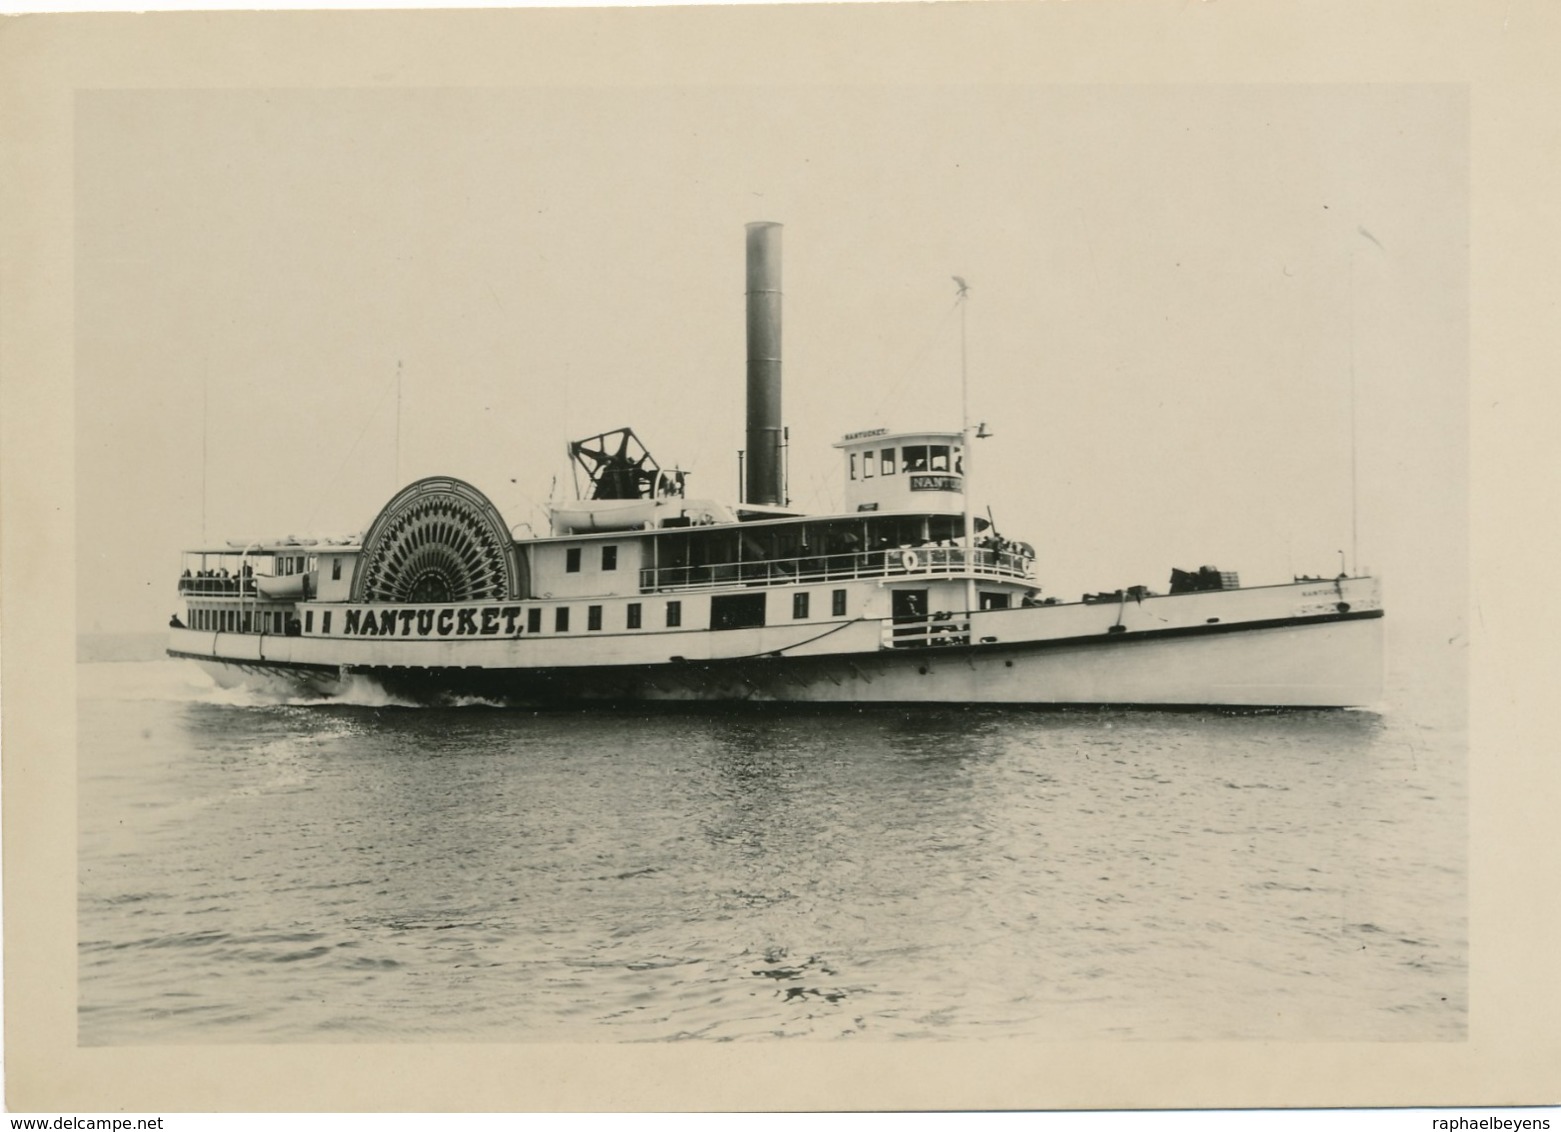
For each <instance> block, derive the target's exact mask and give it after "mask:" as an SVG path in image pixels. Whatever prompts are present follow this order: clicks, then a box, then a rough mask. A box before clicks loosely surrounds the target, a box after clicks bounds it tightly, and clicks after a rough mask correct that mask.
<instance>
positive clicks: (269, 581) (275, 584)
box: [255, 574, 309, 601]
mask: <svg viewBox="0 0 1561 1132" xmlns="http://www.w3.org/2000/svg"><path fill="white" fill-rule="evenodd" d="M308 577H309V575H308V574H285V575H283V576H281V577H276V578H274V577H272V576H271V575H270V574H256V575H255V588H256V589H258V590H259V591H260V592H261V593H263V594H264V595H265V596H266V597H270V598H278V599H281V600H283V601H286V600H289V599H297V598H301V597H306V596H308V595H307V594H305V592H304V582H305V581H306V580H307V579H308Z"/></svg>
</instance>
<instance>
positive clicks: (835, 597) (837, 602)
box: [829, 590, 846, 617]
mask: <svg viewBox="0 0 1561 1132" xmlns="http://www.w3.org/2000/svg"><path fill="white" fill-rule="evenodd" d="M829 612H830V615H831V616H833V617H844V616H845V615H846V591H845V590H836V591H835V592H834V593H833V594H831V595H830V600H829Z"/></svg>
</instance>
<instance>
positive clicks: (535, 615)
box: [526, 609, 542, 633]
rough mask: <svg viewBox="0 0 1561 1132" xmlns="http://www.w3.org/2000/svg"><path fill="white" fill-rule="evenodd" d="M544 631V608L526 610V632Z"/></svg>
mask: <svg viewBox="0 0 1561 1132" xmlns="http://www.w3.org/2000/svg"><path fill="white" fill-rule="evenodd" d="M541 631H542V610H540V609H528V610H526V632H528V633H540V632H541Z"/></svg>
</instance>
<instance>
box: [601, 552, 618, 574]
mask: <svg viewBox="0 0 1561 1132" xmlns="http://www.w3.org/2000/svg"><path fill="white" fill-rule="evenodd" d="M617 568H618V548H617V547H616V546H604V547H602V569H603V570H616V569H617Z"/></svg>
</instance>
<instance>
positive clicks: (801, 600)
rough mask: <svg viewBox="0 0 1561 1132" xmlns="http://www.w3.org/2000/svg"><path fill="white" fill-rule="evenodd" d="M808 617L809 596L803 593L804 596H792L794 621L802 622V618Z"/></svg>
mask: <svg viewBox="0 0 1561 1132" xmlns="http://www.w3.org/2000/svg"><path fill="white" fill-rule="evenodd" d="M807 615H808V595H807V594H805V593H803V594H792V595H791V616H792V618H793V620H797V621H800V620H802V618H804V617H806V616H807Z"/></svg>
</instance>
